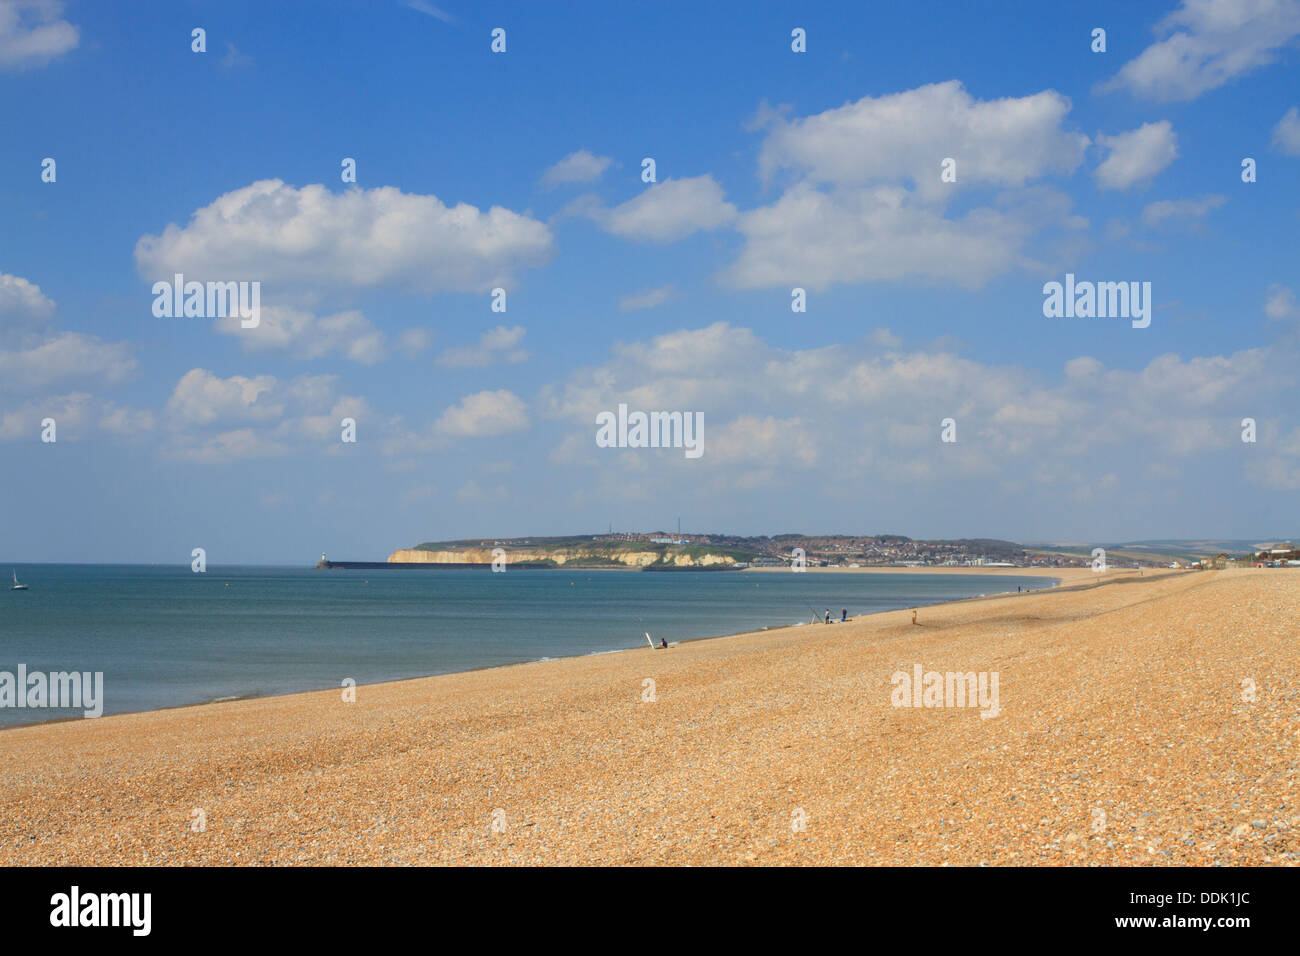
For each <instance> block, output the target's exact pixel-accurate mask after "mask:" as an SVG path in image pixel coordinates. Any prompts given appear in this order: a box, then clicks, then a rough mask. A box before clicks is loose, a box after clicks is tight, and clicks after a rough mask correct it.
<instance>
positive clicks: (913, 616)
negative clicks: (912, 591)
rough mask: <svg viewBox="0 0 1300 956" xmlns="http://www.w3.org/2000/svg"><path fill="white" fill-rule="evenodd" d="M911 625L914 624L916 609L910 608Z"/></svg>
mask: <svg viewBox="0 0 1300 956" xmlns="http://www.w3.org/2000/svg"><path fill="white" fill-rule="evenodd" d="M912 623H913V624H915V623H916V608H912Z"/></svg>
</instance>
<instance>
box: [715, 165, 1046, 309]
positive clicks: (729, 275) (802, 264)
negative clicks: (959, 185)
mask: <svg viewBox="0 0 1300 956" xmlns="http://www.w3.org/2000/svg"><path fill="white" fill-rule="evenodd" d="M1052 198H1053V200H1054V201H1052V202H1049V203H1047V204H1045V205H1044V206H1043V207H1040V209H1039V210H1037V211H1032V210H1025V209H1019V210H1017V209H1006V210H1003V209H993V208H987V207H986V208H978V209H973V210H971V211H970V212H968V213H967V214H966V215H964V216H963V217H962V218H960V219H949V218H945V217H944V216H943V214H942V213H941V212H940V211H938V210H936V209H934V208H933V207H931V206H926V205H922V204H920V203H918V202H916V201H915V200H914V199H913V198H912V196H911V194H910V193H908V192H907V191H906V190H904V189H902V188H899V187H887V186H881V187H876V188H869V189H843V190H837V191H835V192H832V193H826V192H822V191H820V190H817V189H813V188H812V187H811V186H808V185H806V184H802V185H798V186H795V187H794V188H792V189H790V190H789V191H788V192H786V193H785V195H783V196H782V197H781V198H780V199H779V200H778V201H777V202H776V203H774V204H773V205H771V206H765V207H761V208H759V209H755V210H753V211H752V212H747V213H744V214H743V215H742V216H741V218H740V222H739V224H738V226H737V229H738V230H739V232H740V233H741V234H742V235H743V236H744V237H745V245H744V248H743V249H742V251H741V254H740V256H739V258H738V259H737V260H736V262H735V263H733V264H732V265H731V266H730V267H728V268H727V269H726V270H725V271H724V273H723V276H722V278H723V280H724V282H726V283H727V284H728V285H731V286H733V287H735V288H741V289H752V288H763V287H770V286H782V285H784V286H800V287H806V288H810V289H823V288H826V287H827V286H829V285H832V284H834V283H840V282H873V281H881V280H897V279H903V278H907V277H919V278H925V279H938V280H945V281H952V282H956V283H959V284H962V285H966V286H972V287H973V286H979V285H982V284H983V283H984V282H985V281H987V280H989V279H991V278H993V277H994V276H996V275H998V274H1001V273H1003V272H1006V271H1008V270H1009V269H1012V268H1016V267H1018V266H1023V265H1026V264H1027V263H1028V260H1027V258H1026V257H1025V256H1024V254H1023V253H1022V251H1021V249H1022V247H1023V245H1024V243H1025V242H1026V240H1027V239H1028V238H1029V237H1030V236H1032V235H1033V234H1034V232H1035V231H1036V229H1037V224H1036V223H1035V222H1034V221H1033V220H1034V217H1036V216H1037V215H1038V214H1039V213H1041V212H1043V211H1046V210H1049V209H1054V208H1055V209H1058V210H1060V205H1059V202H1060V199H1061V197H1059V196H1055V197H1052ZM1060 211H1061V212H1062V215H1061V216H1060V217H1059V219H1061V220H1063V219H1064V215H1063V212H1064V210H1060Z"/></svg>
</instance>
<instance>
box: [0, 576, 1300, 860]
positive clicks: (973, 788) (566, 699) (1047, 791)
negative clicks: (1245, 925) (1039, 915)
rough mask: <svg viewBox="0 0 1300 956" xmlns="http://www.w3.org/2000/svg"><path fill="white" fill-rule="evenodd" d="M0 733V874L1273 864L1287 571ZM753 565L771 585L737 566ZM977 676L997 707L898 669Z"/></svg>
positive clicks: (1279, 811)
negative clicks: (915, 695)
mask: <svg viewBox="0 0 1300 956" xmlns="http://www.w3.org/2000/svg"><path fill="white" fill-rule="evenodd" d="M1051 573H1052V574H1053V575H1054V576H1059V577H1061V578H1062V584H1061V586H1060V587H1057V588H1055V589H1051V590H1047V591H1038V592H1033V593H1025V594H1010V595H1005V596H994V597H986V598H980V599H975V600H967V601H958V602H953V603H949V604H943V605H937V606H933V607H926V608H922V609H920V611H919V613H918V617H917V623H915V624H913V623H912V614H911V612H910V611H893V612H888V613H883V614H875V615H870V616H867V617H861V618H858V619H856V620H853V621H850V622H848V623H843V624H841V623H836V624H833V625H830V626H826V625H811V624H809V625H804V626H801V627H787V628H781V629H775V630H769V631H762V632H758V633H751V634H741V635H735V636H731V637H723V638H715V639H710V640H701V641H687V642H682V643H681V644H679V645H678V646H676V647H672V648H669V649H667V650H653V651H652V650H651V649H650V648H649V647H645V648H644V649H641V650H637V651H626V652H619V653H609V654H599V655H593V656H588V657H580V658H566V659H563V660H554V661H542V662H537V663H531V664H521V665H513V666H510V667H501V668H495V669H490V670H481V671H473V672H468V673H460V674H451V675H444V676H438V677H428V678H419V679H414V680H406V681H399V682H393V683H387V684H374V685H363V686H360V687H357V688H356V689H355V700H354V701H348V700H345V699H344V697H345V696H346V695H345V694H344V692H343V691H342V690H341V689H334V690H327V691H320V692H314V693H307V694H296V695H291V696H283V697H269V698H261V699H252V700H239V701H230V702H224V703H219V704H206V705H202V706H194V707H184V708H178V709H173V710H162V711H152V712H148V713H139V714H128V715H118V716H111V717H102V718H98V719H82V720H75V721H64V722H57V723H49V724H42V725H37V726H26V727H16V728H12V729H7V730H4V731H0V768H2V769H0V859H2V860H3V862H4V863H5V864H6V865H42V866H48V865H106V864H121V865H278V866H286V865H307V864H311V865H322V864H323V865H356V864H378V865H402V864H417V865H430V864H433V865H437V864H450V865H534V864H558V865H567V864H578V865H656V866H677V865H826V864H831V865H836V864H847V865H885V864H890V865H926V866H937V865H963V866H975V865H989V866H1008V865H1010V866H1021V865H1050V866H1060V865H1065V866H1094V865H1106V866H1110V865H1118V866H1129V865H1139V866H1140V865H1180V866H1216V865H1222V866H1239V865H1249V866H1255V865H1277V866H1294V865H1296V863H1297V858H1298V855H1300V786H1297V772H1298V771H1300V689H1298V687H1300V684H1298V682H1297V677H1298V676H1300V654H1297V635H1298V634H1300V572H1296V571H1291V570H1269V569H1258V570H1255V569H1251V570H1247V569H1234V570H1226V571H1204V572H1186V571H1151V570H1147V571H1145V572H1143V573H1141V574H1139V572H1137V571H1117V570H1112V571H1108V572H1106V573H1104V574H1093V573H1092V572H1090V571H1087V570H1075V571H1071V570H1065V571H1053V572H1051ZM755 580H757V581H760V582H761V580H762V577H761V576H759V575H756V576H755ZM918 666H919V668H920V669H921V670H923V671H925V672H931V671H933V672H939V673H948V672H956V673H972V672H974V673H980V674H985V675H994V674H995V675H996V677H997V686H998V693H999V698H1000V699H999V707H998V710H997V713H996V715H990V714H989V713H988V711H987V709H986V710H985V711H983V712H982V711H981V709H980V708H979V707H977V706H949V705H948V703H949V702H948V701H942V702H940V705H936V706H921V707H917V706H896V703H897V696H898V695H897V694H896V693H894V691H895V688H896V684H897V682H896V680H895V675H897V674H900V673H906V674H909V675H910V674H912V673H913V671H914V669H915V668H917V667H918Z"/></svg>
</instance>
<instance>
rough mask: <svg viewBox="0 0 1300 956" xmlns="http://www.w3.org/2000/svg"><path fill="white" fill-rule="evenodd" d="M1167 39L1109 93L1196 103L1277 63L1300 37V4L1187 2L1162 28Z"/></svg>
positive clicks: (1109, 86)
mask: <svg viewBox="0 0 1300 956" xmlns="http://www.w3.org/2000/svg"><path fill="white" fill-rule="evenodd" d="M1156 34H1157V36H1161V37H1162V39H1160V40H1159V41H1157V42H1156V43H1153V44H1152V45H1151V46H1149V47H1147V48H1146V49H1145V50H1143V51H1142V53H1140V54H1139V55H1138V56H1137V57H1136V58H1135V59H1132V60H1130V61H1129V62H1128V63H1126V64H1124V66H1123V68H1122V69H1120V71H1119V73H1117V74H1116V75H1115V76H1114V77H1113V78H1112V79H1111V80H1110V81H1108V82H1107V83H1105V84H1103V85H1102V89H1103V90H1114V89H1126V90H1128V91H1129V92H1130V93H1132V94H1133V95H1134V96H1138V97H1140V98H1142V99H1147V100H1155V101H1157V102H1171V101H1181V100H1192V99H1195V98H1196V97H1198V96H1200V95H1201V94H1202V93H1204V92H1206V91H1207V90H1213V89H1217V88H1218V87H1220V86H1223V85H1224V84H1225V83H1228V82H1230V81H1232V80H1234V79H1236V78H1237V77H1240V76H1244V75H1245V74H1247V73H1250V72H1252V71H1254V70H1257V69H1259V68H1260V67H1263V66H1267V65H1268V64H1270V63H1273V62H1274V61H1275V60H1276V59H1277V57H1278V53H1279V51H1280V50H1282V48H1284V47H1286V46H1287V45H1288V44H1290V43H1291V42H1292V41H1293V40H1294V39H1295V38H1296V37H1297V36H1300V2H1298V0H1183V5H1182V6H1181V7H1179V8H1178V9H1177V10H1175V11H1174V12H1173V13H1171V14H1169V15H1168V16H1166V17H1165V18H1164V19H1163V20H1161V21H1160V22H1159V23H1158V24H1157V25H1156Z"/></svg>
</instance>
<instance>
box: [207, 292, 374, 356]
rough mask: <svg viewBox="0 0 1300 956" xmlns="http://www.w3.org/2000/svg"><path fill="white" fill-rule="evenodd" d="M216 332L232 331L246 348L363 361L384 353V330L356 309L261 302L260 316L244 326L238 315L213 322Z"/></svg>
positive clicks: (257, 350)
mask: <svg viewBox="0 0 1300 956" xmlns="http://www.w3.org/2000/svg"><path fill="white" fill-rule="evenodd" d="M215 325H216V328H217V331H218V332H224V333H225V334H227V335H233V336H235V337H237V338H238V339H239V340H240V343H241V344H242V345H243V347H244V349H245V350H246V351H249V352H264V351H288V352H292V353H293V354H294V355H295V356H297V357H298V358H304V359H317V358H323V357H325V356H328V355H339V356H342V357H343V358H346V359H351V360H352V361H354V362H360V363H361V364H363V365H373V364H374V363H376V362H380V361H383V359H384V358H385V357H386V356H387V348H386V345H385V338H384V333H383V332H382V331H381V330H379V329H377V328H375V326H373V325H372V324H371V323H370V321H369V320H368V319H367V318H366V317H365V316H364V315H362V314H361V313H360V312H358V311H355V310H353V311H347V312H337V313H335V314H334V315H325V316H317V315H314V314H312V313H311V312H306V311H303V310H301V309H290V308H283V307H278V306H263V308H262V310H261V320H260V322H259V323H258V324H257V325H256V326H254V327H253V328H249V329H246V328H244V327H243V323H242V320H241V319H240V317H239V316H238V315H229V316H226V317H225V318H222V319H217V320H216V322H215Z"/></svg>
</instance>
